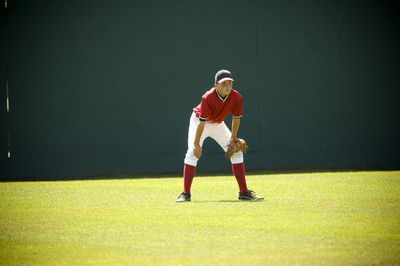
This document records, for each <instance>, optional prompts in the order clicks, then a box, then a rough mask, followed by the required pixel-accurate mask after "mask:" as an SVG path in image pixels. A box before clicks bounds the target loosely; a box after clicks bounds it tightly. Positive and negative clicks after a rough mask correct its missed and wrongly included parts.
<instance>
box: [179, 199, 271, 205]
mask: <svg viewBox="0 0 400 266" xmlns="http://www.w3.org/2000/svg"><path fill="white" fill-rule="evenodd" d="M191 202H192V203H216V202H228V203H232V202H233V203H256V202H257V203H258V202H265V200H194V201H191ZM183 204H185V203H183Z"/></svg>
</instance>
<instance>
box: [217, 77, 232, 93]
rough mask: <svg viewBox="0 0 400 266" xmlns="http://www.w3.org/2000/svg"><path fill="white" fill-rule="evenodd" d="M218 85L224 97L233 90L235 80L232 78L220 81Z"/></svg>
mask: <svg viewBox="0 0 400 266" xmlns="http://www.w3.org/2000/svg"><path fill="white" fill-rule="evenodd" d="M216 86H217V89H218V92H219V94H221V96H222V97H225V96H226V95H228V94H229V93H230V92H231V90H232V86H233V82H232V80H225V81H223V82H221V83H218V84H217V85H216Z"/></svg>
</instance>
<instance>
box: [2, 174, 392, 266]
mask: <svg viewBox="0 0 400 266" xmlns="http://www.w3.org/2000/svg"><path fill="white" fill-rule="evenodd" d="M247 179H248V186H249V188H251V189H253V190H255V191H256V193H257V194H260V195H262V196H264V197H265V201H262V202H241V201H238V200H237V191H238V189H237V184H236V181H235V179H234V177H232V176H212V177H197V178H195V179H194V181H193V186H192V202H189V203H175V199H176V198H177V197H178V195H179V194H180V192H181V189H182V179H181V178H180V177H177V178H149V179H146V178H142V179H119V180H111V179H110V180H91V181H57V182H11V183H0V264H18V265H20V264H25V263H27V264H36V265H39V264H40V265H43V264H54V265H59V264H80V265H87V264H96V265H97V264H102V265H110V264H111V265H113V264H129V265H133V264H136V265H143V264H158V265H159V264H163V265H180V264H181V265H183V264H192V265H193V264H201V265H222V264H224V265H239V264H244V265H250V264H256V265H285V264H286V265H293V264H300V265H310V264H311V265H321V264H328V265H340V264H341V265H372V264H388V265H393V264H399V263H400V172H398V171H391V172H338V173H301V174H295V173H293V174H266V175H264V174H253V175H251V174H249V175H248V177H247Z"/></svg>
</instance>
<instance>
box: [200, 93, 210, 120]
mask: <svg viewBox="0 0 400 266" xmlns="http://www.w3.org/2000/svg"><path fill="white" fill-rule="evenodd" d="M200 110H201V113H200V116H199V119H200V121H206V120H207V119H208V116H209V115H210V106H209V103H208V101H207V98H206V97H201V104H200Z"/></svg>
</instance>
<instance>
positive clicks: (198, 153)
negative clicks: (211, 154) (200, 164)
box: [193, 144, 203, 159]
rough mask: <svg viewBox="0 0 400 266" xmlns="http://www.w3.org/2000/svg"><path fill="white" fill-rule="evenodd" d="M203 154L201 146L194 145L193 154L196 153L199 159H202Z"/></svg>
mask: <svg viewBox="0 0 400 266" xmlns="http://www.w3.org/2000/svg"><path fill="white" fill-rule="evenodd" d="M202 152H203V148H202V147H201V146H200V144H194V147H193V153H194V156H196V157H197V159H200V157H201V153H202Z"/></svg>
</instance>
